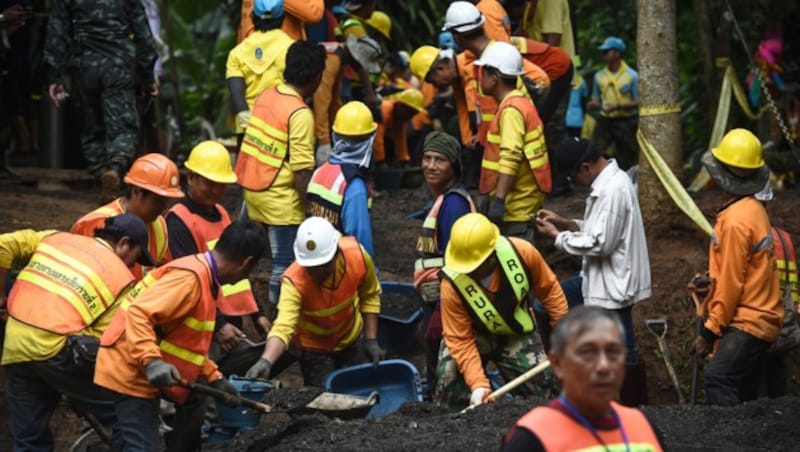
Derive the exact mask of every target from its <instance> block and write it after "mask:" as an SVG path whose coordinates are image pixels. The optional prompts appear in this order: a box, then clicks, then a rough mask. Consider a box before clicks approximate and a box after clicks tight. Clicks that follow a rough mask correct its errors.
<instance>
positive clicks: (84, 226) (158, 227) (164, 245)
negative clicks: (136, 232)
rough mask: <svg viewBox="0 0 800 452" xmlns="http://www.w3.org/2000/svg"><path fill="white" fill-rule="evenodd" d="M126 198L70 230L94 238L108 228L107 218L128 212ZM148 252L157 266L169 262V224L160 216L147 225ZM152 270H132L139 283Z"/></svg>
mask: <svg viewBox="0 0 800 452" xmlns="http://www.w3.org/2000/svg"><path fill="white" fill-rule="evenodd" d="M123 202H125V198H117V199H115V200H114V201H111V202H110V203H108V204H106V205H104V206H102V207H98V208H97V209H95V210H93V211H91V212H89V213H87V214H86V215H84V216H82V217H81V218H80V219H79V220H78V221H76V222H75V224H73V225H72V229H71V230H70V232H71V233H73V234H80V235H85V236H86V237H90V238H91V237H94V230H95V229H103V228H104V227H105V226H106V218H108V217H115V216H117V215H121V214H123V213H125V212H127V210H128V209H127V208H126V206H125V204H123ZM147 250H148V251H150V255H151V256H153V259H154V260H155V261H156V264H158V265H161V264H165V263H166V262H167V261H169V257H168V253H167V251H169V241H168V236H167V222H166V221H164V217H162V216H160V215H159V217H158V218H156V219H155V220H154V221H152V222H151V223H148V225H147ZM150 270H152V268H151V267H143V266H142V265H141V264H135V265H134V266H133V268H132V269H131V272H132V273H133V276H135V277H136V280H137V281H139V280H141V279H142V276H144V275H145V274H147V272H149V271H150Z"/></svg>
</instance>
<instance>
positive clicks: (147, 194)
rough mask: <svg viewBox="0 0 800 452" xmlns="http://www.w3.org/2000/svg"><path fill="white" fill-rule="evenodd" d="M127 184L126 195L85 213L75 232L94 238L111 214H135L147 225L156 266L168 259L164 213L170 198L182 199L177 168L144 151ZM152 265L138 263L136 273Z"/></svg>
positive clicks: (162, 158) (150, 248)
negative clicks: (144, 265) (145, 265)
mask: <svg viewBox="0 0 800 452" xmlns="http://www.w3.org/2000/svg"><path fill="white" fill-rule="evenodd" d="M124 180H125V183H126V184H127V185H128V187H127V189H126V195H125V196H123V197H120V198H117V199H115V200H114V201H112V202H110V203H108V204H106V205H104V206H102V207H99V208H97V209H95V210H93V211H92V212H89V213H88V214H86V215H84V216H82V217H81V218H79V219H78V221H76V222H75V224H73V225H72V229H71V230H70V232H72V233H73V234H80V235H85V236H86V237H94V230H95V229H97V228H101V227H102V226H103V224H104V222H105V220H106V218H108V217H112V216H115V215H119V214H122V213H126V212H128V213H132V214H134V215H136V216H137V217H139V218H141V219H142V221H144V222H145V224H147V234H148V242H147V249H148V252H149V253H150V255H151V256H153V261H154V262H155V265H160V264H164V263H166V262H167V261H168V260H169V239H168V236H167V223H166V221H164V217H162V216H161V214H162V213H163V212H164V211H165V210H167V202H169V200H170V199H174V198H182V197H183V192H182V191H181V186H180V175H179V174H178V167H177V166H176V165H175V163H173V162H172V160H170V159H169V158H168V157H167V156H165V155H162V154H155V153H153V154H145V155H143V156H141V157H139V158H138V159H136V160H135V161H134V162H133V165H131V169H130V171H128V174H126V175H125V179H124ZM147 271H149V268H147V267H145V268H143V267H142V266H141V265H139V264H136V265H135V266H134V267H133V274H134V276H136V279H137V280H140V279H142V277H143V276H144V274H145V273H146V272H147Z"/></svg>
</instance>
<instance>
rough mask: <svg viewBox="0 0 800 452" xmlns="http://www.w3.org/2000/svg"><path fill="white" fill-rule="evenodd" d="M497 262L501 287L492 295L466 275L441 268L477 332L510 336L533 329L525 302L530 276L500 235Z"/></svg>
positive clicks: (528, 290) (531, 319) (511, 247)
mask: <svg viewBox="0 0 800 452" xmlns="http://www.w3.org/2000/svg"><path fill="white" fill-rule="evenodd" d="M495 253H496V255H497V262H498V263H499V265H500V267H501V268H502V269H503V275H504V276H505V279H506V282H507V283H508V284H507V285H504V286H505V287H506V289H505V290H501V292H500V293H498V294H492V293H490V292H489V291H487V290H486V289H484V288H483V287H482V286H481V285H480V284H479V283H478V282H477V281H475V280H474V279H472V278H470V277H469V275H466V274H463V273H457V272H454V271H452V270H449V269H448V268H447V267H443V268H442V274H443V275H444V276H445V277H446V278H447V279H448V280H450V282H451V283H453V286H455V288H456V290H457V291H458V294H459V295H460V297H461V300H462V301H463V302H464V304H465V305H466V306H467V311H468V312H469V313H470V316H471V317H472V320H473V322H472V323H473V325H474V326H475V327H476V329H478V330H479V331H482V332H486V333H490V334H497V335H505V336H512V335H516V334H524V333H530V332H531V331H533V329H534V323H533V317H532V315H531V311H530V305H529V302H528V294H529V293H530V275H529V274H528V269H527V267H525V265H523V263H522V259H521V258H520V256H519V254H518V253H517V251H516V250H515V249H514V246H513V245H512V244H511V242H510V241H509V240H508V239H507V238H505V237H503V236H500V237H498V239H497V245H496V246H495Z"/></svg>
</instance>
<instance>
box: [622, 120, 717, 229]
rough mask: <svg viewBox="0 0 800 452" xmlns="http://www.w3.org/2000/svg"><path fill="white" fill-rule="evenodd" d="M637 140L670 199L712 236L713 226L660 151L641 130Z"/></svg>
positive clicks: (638, 132)
mask: <svg viewBox="0 0 800 452" xmlns="http://www.w3.org/2000/svg"><path fill="white" fill-rule="evenodd" d="M636 140H637V141H638V142H639V147H640V148H641V149H642V153H644V155H645V157H647V161H648V162H649V163H650V166H651V167H652V168H653V171H654V172H655V173H656V176H658V180H660V181H661V185H663V186H664V189H665V190H667V193H668V194H669V196H670V198H672V200H673V201H675V204H676V205H677V206H678V208H679V209H681V210H682V211H683V213H685V214H686V216H688V217H689V219H691V220H692V221H694V223H695V224H696V225H698V226H699V227H700V229H702V230H703V231H705V232H706V233H707V234H709V235H711V233H712V232H713V230H714V229H713V228H712V227H711V224H710V223H709V222H708V220H707V219H706V217H705V216H704V215H703V212H701V211H700V208H698V207H697V204H695V202H694V200H693V199H692V198H691V197H690V196H689V193H687V192H686V190H685V189H684V188H683V185H681V182H680V181H679V180H678V178H677V177H675V175H674V174H673V173H672V170H670V169H669V166H667V163H666V162H664V159H662V158H661V155H660V154H659V153H658V151H657V150H656V149H655V148H654V147H653V145H652V144H650V142H649V141H647V138H645V136H644V134H643V133H642V130H641V129H638V130H637V131H636Z"/></svg>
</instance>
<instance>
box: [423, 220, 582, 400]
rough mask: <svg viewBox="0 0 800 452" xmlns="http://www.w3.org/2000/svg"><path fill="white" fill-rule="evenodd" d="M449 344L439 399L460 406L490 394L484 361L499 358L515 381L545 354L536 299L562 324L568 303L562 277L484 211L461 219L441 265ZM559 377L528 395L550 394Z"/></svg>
mask: <svg viewBox="0 0 800 452" xmlns="http://www.w3.org/2000/svg"><path fill="white" fill-rule="evenodd" d="M441 274H442V276H443V278H442V284H441V288H440V294H441V311H442V329H443V337H444V341H443V342H442V345H441V348H440V352H439V367H438V369H437V371H436V380H437V382H436V388H435V389H434V392H433V399H434V401H436V403H438V404H439V405H444V406H448V407H450V408H461V407H463V406H464V405H465V404H466V403H467V401H469V403H470V404H471V405H479V404H481V403H483V402H484V401H485V400H486V397H487V396H488V395H489V393H490V392H491V391H490V386H489V379H488V378H487V377H486V374H485V372H484V364H485V363H486V362H487V361H492V362H493V363H494V364H495V366H497V368H498V370H499V371H500V373H501V374H502V375H503V378H504V379H505V380H506V381H510V380H512V379H514V378H516V377H518V376H519V375H520V374H522V373H524V372H525V371H527V370H528V369H530V368H532V367H534V366H536V365H538V364H539V363H541V362H543V361H544V360H545V359H546V356H545V355H544V349H543V348H542V342H541V340H540V338H539V336H538V334H535V332H534V326H535V325H534V320H533V315H532V312H531V304H530V297H531V295H535V296H536V297H537V298H539V299H540V300H541V301H542V303H543V304H544V306H545V307H546V308H547V311H548V313H549V314H550V321H551V322H552V323H553V324H555V323H556V322H558V320H559V319H561V317H563V316H564V315H566V313H567V300H566V298H565V297H564V292H562V291H561V286H560V285H559V284H558V280H557V279H556V276H555V274H554V273H553V271H552V270H550V267H548V266H547V263H546V262H545V261H544V258H542V255H541V254H539V252H538V251H537V250H536V248H534V247H533V245H532V244H531V243H530V242H527V241H525V240H522V239H518V238H515V237H510V238H508V237H504V236H502V235H500V231H499V230H498V228H497V226H495V225H494V224H492V222H490V221H489V219H488V218H486V217H485V216H483V215H481V214H478V213H468V214H466V215H464V216H462V217H461V218H459V219H458V220H457V221H456V222H455V223H454V224H453V228H452V230H451V232H450V241H449V242H448V243H447V248H446V249H445V253H444V267H442V273H441ZM553 384H554V380H553V378H552V374H550V375H549V381H548V377H547V376H540V377H537V379H535V380H530V381H528V382H527V383H526V384H525V385H523V386H521V387H520V388H519V389H518V390H517V391H518V392H519V393H520V394H521V395H538V396H541V397H546V396H548V395H550V394H548V392H549V391H550V389H551V388H552V387H553V386H551V385H553Z"/></svg>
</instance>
